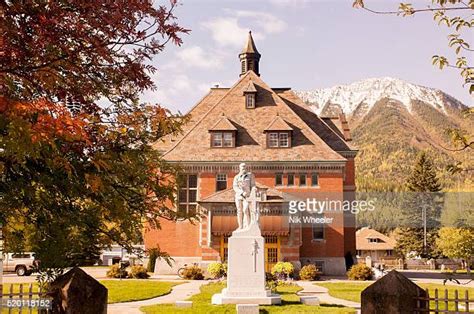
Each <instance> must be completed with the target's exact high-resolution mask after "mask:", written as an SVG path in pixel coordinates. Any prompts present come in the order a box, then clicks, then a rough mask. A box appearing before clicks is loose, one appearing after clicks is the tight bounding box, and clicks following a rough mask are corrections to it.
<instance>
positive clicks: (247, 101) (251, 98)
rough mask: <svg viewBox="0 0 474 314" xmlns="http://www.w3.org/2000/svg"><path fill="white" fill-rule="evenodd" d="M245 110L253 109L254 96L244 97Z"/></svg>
mask: <svg viewBox="0 0 474 314" xmlns="http://www.w3.org/2000/svg"><path fill="white" fill-rule="evenodd" d="M245 108H247V109H253V108H255V94H254V93H251V94H250V93H249V94H246V95H245Z"/></svg>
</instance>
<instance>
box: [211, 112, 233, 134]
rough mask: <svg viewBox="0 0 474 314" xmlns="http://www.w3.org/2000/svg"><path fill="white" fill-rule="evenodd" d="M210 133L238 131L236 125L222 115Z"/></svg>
mask: <svg viewBox="0 0 474 314" xmlns="http://www.w3.org/2000/svg"><path fill="white" fill-rule="evenodd" d="M209 131H237V128H236V127H235V125H234V124H233V123H232V121H230V120H229V119H227V117H226V116H225V115H224V114H222V116H221V118H220V119H219V120H218V121H217V122H216V124H214V125H213V126H212V127H211V128H210V129H209Z"/></svg>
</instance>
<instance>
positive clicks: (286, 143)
mask: <svg viewBox="0 0 474 314" xmlns="http://www.w3.org/2000/svg"><path fill="white" fill-rule="evenodd" d="M267 139H268V147H270V148H277V147H290V132H269V133H268V134H267Z"/></svg>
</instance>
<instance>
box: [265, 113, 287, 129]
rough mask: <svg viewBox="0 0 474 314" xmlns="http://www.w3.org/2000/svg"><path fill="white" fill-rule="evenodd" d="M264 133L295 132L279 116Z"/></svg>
mask: <svg viewBox="0 0 474 314" xmlns="http://www.w3.org/2000/svg"><path fill="white" fill-rule="evenodd" d="M264 131H267V132H268V131H293V128H292V127H291V126H289V125H288V123H286V122H285V120H283V119H282V118H281V117H280V116H279V115H277V116H276V117H275V119H273V121H272V122H270V124H269V125H268V126H267V127H266V128H265V129H264Z"/></svg>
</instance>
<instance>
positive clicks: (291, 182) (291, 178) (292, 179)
mask: <svg viewBox="0 0 474 314" xmlns="http://www.w3.org/2000/svg"><path fill="white" fill-rule="evenodd" d="M287 185H295V175H294V174H292V173H288V184H287Z"/></svg>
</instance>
